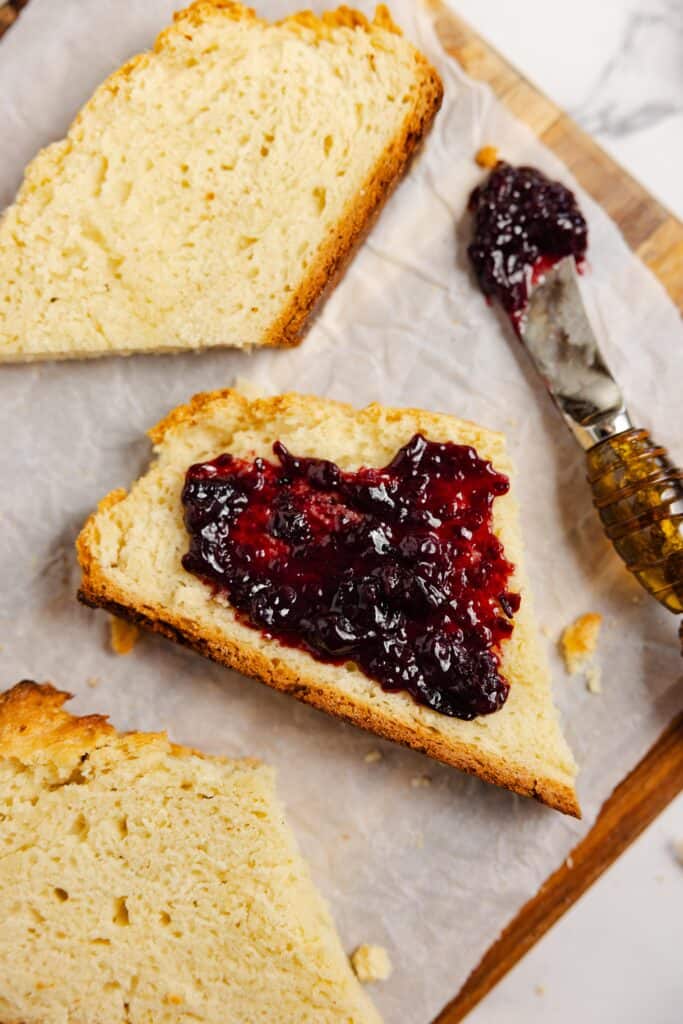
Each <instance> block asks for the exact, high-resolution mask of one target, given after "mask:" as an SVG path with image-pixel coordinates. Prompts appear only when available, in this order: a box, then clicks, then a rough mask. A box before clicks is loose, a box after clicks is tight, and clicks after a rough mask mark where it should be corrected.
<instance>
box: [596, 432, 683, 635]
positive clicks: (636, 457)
mask: <svg viewBox="0 0 683 1024" xmlns="http://www.w3.org/2000/svg"><path fill="white" fill-rule="evenodd" d="M586 459H587V462H588V482H589V483H590V485H591V489H592V491H593V502H594V504H595V507H596V508H597V510H598V512H599V514H600V518H601V519H602V523H603V526H604V528H605V532H606V534H607V536H608V537H609V539H610V540H611V541H612V544H613V545H614V548H615V550H616V551H617V554H618V555H619V556H620V557H621V558H622V559H623V560H624V562H625V563H626V567H627V568H628V569H629V570H630V571H631V572H632V573H633V575H634V576H635V578H636V579H637V580H638V582H639V583H641V584H642V586H643V587H644V588H645V590H647V592H648V593H649V594H652V596H653V597H655V598H656V599H657V600H658V601H659V602H660V604H663V605H664V607H665V608H668V609H669V611H671V612H674V613H676V612H677V613H681V612H683V470H681V469H679V468H678V467H677V466H675V465H674V463H673V462H672V461H671V459H670V458H669V456H668V453H667V451H666V448H662V447H661V446H660V445H657V444H655V443H654V442H653V441H652V439H651V438H650V436H649V434H648V433H647V431H646V430H638V429H636V428H632V429H630V430H625V431H623V432H622V433H619V434H614V435H613V436H611V437H608V438H606V439H605V440H604V441H600V442H599V443H598V444H596V445H594V446H593V447H592V448H589V449H588V451H587V452H586ZM682 635H683V627H682Z"/></svg>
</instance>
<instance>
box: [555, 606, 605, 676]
mask: <svg viewBox="0 0 683 1024" xmlns="http://www.w3.org/2000/svg"><path fill="white" fill-rule="evenodd" d="M601 624H602V615H598V613H597V612H587V613H586V614H585V615H580V616H579V618H578V619H576V621H575V622H572V623H571V625H569V626H567V627H566V628H565V630H564V631H563V633H562V636H561V637H560V647H561V651H562V657H563V658H564V664H565V667H566V669H567V672H569V674H570V675H575V674H576V673H577V672H580V671H581V670H582V669H583V668H584V667H585V666H586V664H587V663H588V662H589V661H590V659H591V658H592V656H593V655H594V654H595V652H596V650H597V646H598V637H599V635H600V626H601Z"/></svg>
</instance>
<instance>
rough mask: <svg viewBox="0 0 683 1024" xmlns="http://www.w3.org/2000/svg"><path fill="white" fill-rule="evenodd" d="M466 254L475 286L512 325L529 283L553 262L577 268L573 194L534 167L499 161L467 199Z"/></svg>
mask: <svg viewBox="0 0 683 1024" xmlns="http://www.w3.org/2000/svg"><path fill="white" fill-rule="evenodd" d="M469 209H470V210H471V211H472V214H473V217H474V237H473V239H472V242H471V244H470V245H469V247H468V250H467V252H468V255H469V258H470V261H471V263H472V266H473V268H474V272H475V274H476V276H477V280H478V281H479V285H480V287H481V290H482V291H483V292H484V294H485V295H486V296H488V297H489V298H496V299H498V300H499V302H500V303H501V305H502V306H503V309H504V310H505V311H506V313H508V315H509V316H510V318H511V320H512V322H513V324H514V325H515V327H516V328H518V327H519V322H520V319H521V317H522V316H523V315H524V311H525V309H526V306H527V302H528V300H529V290H530V288H531V286H532V285H533V284H534V283H535V282H536V281H537V280H538V279H539V278H540V277H541V276H542V275H543V274H544V273H546V272H547V271H548V270H550V268H551V267H553V266H554V264H555V263H557V262H558V260H561V259H562V258H563V257H565V256H574V258H575V259H576V261H577V264H578V265H579V266H581V264H582V262H583V259H584V257H585V255H586V247H587V245H588V227H587V225H586V221H585V220H584V217H583V214H582V213H581V210H580V209H579V207H578V205H577V203H576V199H575V197H574V194H573V192H570V190H569V189H568V188H565V186H564V185H562V184H561V183H560V182H559V181H550V179H548V178H546V177H545V175H544V174H541V172H540V171H537V170H536V169H535V168H534V167H512V166H511V165H510V164H507V163H504V162H500V163H498V164H497V165H496V167H495V168H494V169H493V170H492V171H491V174H490V175H489V177H488V179H487V181H486V182H484V184H483V185H480V186H479V187H478V188H476V189H475V190H474V192H473V193H472V195H471V196H470V200H469Z"/></svg>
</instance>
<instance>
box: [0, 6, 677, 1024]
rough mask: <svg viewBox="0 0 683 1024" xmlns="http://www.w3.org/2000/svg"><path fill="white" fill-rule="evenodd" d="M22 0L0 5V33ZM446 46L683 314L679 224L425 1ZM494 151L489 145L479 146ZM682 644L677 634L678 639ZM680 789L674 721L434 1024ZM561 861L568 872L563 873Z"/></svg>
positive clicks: (520, 950)
mask: <svg viewBox="0 0 683 1024" xmlns="http://www.w3.org/2000/svg"><path fill="white" fill-rule="evenodd" d="M26 3H27V0H13V2H12V3H10V4H7V5H6V6H4V7H0V36H1V35H2V33H3V32H4V31H5V30H6V29H7V28H9V26H10V25H11V24H12V22H13V21H14V20H15V19H16V17H17V16H18V14H19V12H20V10H21V8H22V7H24V6H25V4H26ZM432 3H433V6H434V10H435V13H436V17H437V29H438V31H439V35H440V37H441V39H442V42H443V43H444V45H445V47H446V49H447V50H448V52H449V53H451V54H452V56H454V57H455V58H456V59H457V60H458V61H459V62H460V64H461V65H462V67H463V68H464V70H465V71H466V72H467V73H468V74H469V75H471V76H472V77H473V78H478V79H480V80H482V81H485V82H488V83H489V85H491V87H492V88H493V90H494V92H495V93H496V94H497V95H498V97H499V98H500V99H501V100H502V101H503V102H504V103H505V105H506V106H507V107H508V108H509V110H511V112H512V113H513V114H515V115H516V116H517V117H519V118H520V119H521V120H522V121H524V122H525V123H526V124H528V125H529V126H530V128H531V129H532V130H533V131H534V132H535V133H536V134H537V135H538V136H539V138H541V139H542V140H543V142H544V143H545V144H546V145H547V146H548V147H549V148H550V149H552V150H553V151H554V152H555V153H556V154H557V155H558V156H559V157H560V158H561V159H562V160H563V161H564V162H565V163H566V165H567V166H568V167H569V169H570V170H571V171H572V173H573V174H574V175H575V176H576V178H577V179H578V180H579V182H580V183H581V184H582V186H583V187H584V188H585V189H586V190H587V191H588V192H589V193H590V194H591V195H592V196H593V198H594V199H596V200H597V202H599V203H600V204H601V205H602V206H603V207H604V208H605V210H607V212H608V213H609V214H610V216H611V217H612V218H613V220H614V221H615V222H616V223H617V224H618V225H619V227H620V229H621V231H622V233H623V235H624V237H625V239H626V241H627V242H628V244H629V245H630V246H631V248H632V249H633V250H634V251H635V252H637V253H638V255H639V256H640V258H641V259H642V260H643V261H644V262H645V263H646V264H647V265H648V266H649V267H650V269H651V270H652V271H653V272H654V273H655V274H656V276H657V277H658V278H659V279H660V281H661V282H662V284H663V285H664V287H665V288H666V289H667V290H668V292H669V294H670V295H671V297H672V298H673V300H674V301H675V302H676V303H677V305H678V307H679V309H682V310H683V225H681V223H680V221H678V220H677V219H676V218H675V217H674V216H673V215H672V214H671V213H669V212H668V211H667V210H666V209H665V208H664V207H663V206H662V205H661V204H660V203H658V202H657V201H656V200H655V199H653V198H652V196H650V195H649V194H648V193H647V191H646V190H645V189H644V188H643V187H642V186H641V185H640V184H639V183H638V182H637V181H635V179H633V178H632V177H631V176H630V175H629V174H627V173H626V171H624V170H623V169H622V168H620V167H619V166H618V165H617V164H615V163H614V161H613V160H611V159H610V157H608V156H607V154H606V153H605V152H604V151H603V150H602V149H601V148H600V147H599V146H598V145H597V144H596V143H595V142H594V141H593V140H592V139H591V138H590V137H589V136H587V135H586V134H585V132H583V131H581V129H580V128H579V127H578V126H577V125H576V124H575V123H574V122H573V121H572V120H571V119H570V118H569V117H567V115H566V114H564V113H563V112H562V111H561V110H560V109H559V108H558V107H557V106H555V104H553V103H552V102H551V101H550V100H549V99H548V98H547V97H545V96H543V95H542V94H541V93H540V92H539V91H538V90H537V89H536V88H535V86H534V85H533V84H532V83H531V82H529V80H528V79H526V78H525V77H524V76H523V75H521V74H520V73H519V72H518V71H516V70H515V69H514V68H513V67H512V66H511V65H510V64H508V63H507V62H506V61H505V59H504V58H503V57H501V55H500V54H499V53H497V52H496V51H495V50H494V49H493V48H492V47H491V46H489V45H488V43H486V42H485V41H484V40H483V39H481V37H480V36H478V35H477V33H476V32H474V31H473V29H471V28H470V27H469V26H468V25H467V24H466V23H465V22H463V21H462V20H461V19H459V18H457V17H456V16H455V15H453V14H452V13H451V12H449V11H446V10H445V9H444V8H443V7H440V6H436V3H437V0H432ZM486 141H487V142H490V143H491V144H495V139H490V140H486ZM682 639H683V637H682ZM682 790H683V714H682V715H680V716H679V717H678V718H677V719H676V720H675V721H674V722H672V723H671V725H670V726H669V728H668V729H666V731H665V732H664V733H663V735H662V736H661V737H660V739H659V740H658V742H657V743H656V744H655V746H654V747H652V749H651V750H650V751H649V753H648V754H647V755H646V756H645V757H644V758H643V760H642V761H641V762H640V764H639V765H638V766H637V767H636V768H635V769H634V770H633V771H632V772H631V774H630V775H629V776H628V777H627V778H626V779H624V781H623V782H622V783H621V784H620V785H619V786H618V787H617V789H616V790H615V791H614V793H613V794H612V796H611V797H610V798H609V800H608V801H607V802H606V803H605V805H604V807H603V809H602V811H601V813H600V816H599V818H598V820H597V822H596V824H595V825H594V826H593V828H592V829H591V831H590V832H589V833H588V835H587V836H586V837H585V839H583V840H582V842H581V843H579V845H578V846H577V847H576V848H575V849H574V850H573V851H572V854H571V858H568V859H567V862H565V863H564V864H563V865H562V866H561V867H560V868H559V869H558V870H557V871H556V872H555V873H554V874H553V875H551V877H550V878H549V879H548V880H547V882H546V883H545V884H544V885H543V886H542V887H541V889H540V890H539V892H538V893H537V894H536V896H534V897H533V898H532V899H531V900H530V901H529V902H528V903H527V904H526V905H525V906H524V907H523V908H522V909H521V910H520V911H519V913H518V914H517V916H516V917H515V918H514V920H513V921H511V922H510V924H509V925H508V926H507V928H506V929H505V930H504V932H503V933H502V935H501V937H500V939H499V940H498V941H497V942H496V943H495V945H493V946H492V947H491V949H490V950H489V951H488V953H487V954H486V955H485V957H484V958H483V960H482V961H481V963H480V964H479V966H478V967H477V968H476V969H475V970H474V971H473V972H472V974H471V975H470V977H469V979H468V980H467V982H466V983H465V985H464V986H463V988H462V989H461V991H460V992H459V993H458V995H457V996H456V997H455V998H454V999H453V1001H452V1002H450V1003H449V1004H448V1006H446V1007H445V1009H444V1010H443V1011H442V1012H441V1014H440V1015H439V1016H438V1018H437V1019H436V1021H434V1024H458V1022H459V1021H462V1020H463V1018H464V1017H465V1016H466V1015H467V1014H468V1013H469V1012H470V1010H472V1009H473V1008H474V1006H476V1004H477V1003H478V1002H479V1001H480V1000H481V999H482V998H483V997H484V996H485V995H486V993H487V992H489V991H490V990H491V989H492V988H493V986H494V985H495V984H497V982H498V981H500V979H501V978H502V977H503V976H504V975H505V974H506V973H507V972H508V971H509V970H510V969H511V968H512V967H513V966H514V965H515V964H516V963H517V962H518V961H519V960H520V959H521V958H522V957H523V956H524V954H525V953H527V952H528V950H529V949H531V947H532V946H533V945H534V944H535V943H536V942H537V941H538V940H539V939H540V938H541V936H543V935H544V934H545V933H546V932H547V931H548V929H549V928H550V927H551V926H552V925H553V924H554V923H555V922H556V921H557V920H558V919H559V918H560V917H561V916H562V915H563V914H564V913H565V912H566V911H567V910H568V909H569V908H570V907H571V906H572V905H573V904H574V903H575V902H576V900H577V899H578V898H579V897H580V896H581V895H582V894H583V893H584V892H586V890H587V889H588V888H589V887H590V886H591V885H592V884H593V882H594V881H595V880H596V879H597V878H599V877H600V875H601V874H602V873H603V872H604V871H605V870H606V869H607V868H608V867H609V866H610V864H612V863H613V862H614V861H615V860H616V858H617V857H618V856H619V855H620V854H621V853H622V852H623V851H624V850H625V849H626V848H627V846H629V845H630V843H632V842H633V840H634V839H636V838H637V837H638V836H639V835H640V833H641V832H642V831H643V829H645V828H646V827H647V826H648V825H649V824H650V822H652V821H653V820H654V818H655V817H656V816H657V815H658V814H659V813H660V812H661V811H662V810H663V809H664V808H665V807H666V805H667V804H668V803H669V802H670V801H671V800H673V799H674V797H675V796H677V795H678V794H679V793H680V792H681V791H682ZM570 864H571V867H570V866H569V865H570Z"/></svg>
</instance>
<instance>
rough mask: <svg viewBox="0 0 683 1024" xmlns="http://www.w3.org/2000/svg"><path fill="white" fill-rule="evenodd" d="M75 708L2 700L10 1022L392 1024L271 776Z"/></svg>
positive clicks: (2, 965)
mask: <svg viewBox="0 0 683 1024" xmlns="http://www.w3.org/2000/svg"><path fill="white" fill-rule="evenodd" d="M67 697H68V695H67V694H64V693H60V692H59V691H57V690H55V689H54V688H53V687H52V686H50V685H43V686H38V685H36V684H35V683H30V682H23V683H20V684H19V685H17V686H15V687H14V688H13V689H12V690H10V691H8V692H7V693H3V694H0V794H1V796H0V800H1V801H2V812H3V813H2V828H1V831H2V847H3V849H2V854H3V855H2V857H0V922H1V924H0V1021H3V1022H7V1024H9V1022H14V1021H17V1022H18V1021H22V1022H24V1024H57V1022H60V1024H93V1022H95V1021H98V1022H105V1024H121V1022H123V1021H125V1022H126V1024H149V1022H150V1021H153V1022H154V1024H174V1022H175V1024H178V1022H179V1021H181V1020H182V1021H189V1020H191V1021H192V1022H193V1024H228V1022H238V1021H239V1022H247V1021H250V1022H251V1021H257V1020H258V1021H268V1022H271V1021H272V1022H274V1024H275V1022H285V1021H286V1022H292V1024H351V1022H353V1024H380V1018H379V1016H378V1014H377V1013H376V1011H375V1010H374V1008H373V1006H372V1004H371V1002H370V1000H369V999H368V997H367V995H366V993H365V992H363V990H362V988H361V986H360V985H359V983H358V980H357V978H355V977H354V974H353V971H352V970H351V968H350V965H349V961H348V957H347V956H346V955H345V953H344V950H343V949H342V947H341V944H340V942H339V938H338V936H337V934H336V931H335V929H334V925H333V922H332V919H331V917H330V914H329V911H328V909H327V906H326V905H325V903H324V902H323V900H322V899H321V897H320V895H319V894H318V892H317V891H316V889H315V888H314V886H313V883H312V881H311V878H310V875H309V873H308V869H307V866H306V864H305V862H304V860H303V858H302V857H301V855H300V853H299V851H298V849H297V846H296V843H295V840H294V837H293V835H292V833H291V831H290V830H289V828H288V826H287V824H286V821H285V818H284V814H283V810H282V807H281V805H280V803H279V801H278V799H277V796H276V793H275V790H274V779H273V773H272V771H271V770H270V769H269V768H267V767H266V766H264V765H262V764H259V763H258V762H256V761H253V760H249V759H241V760H231V759H228V758H220V757H207V756H204V755H202V754H200V753H198V752H196V751H193V750H188V749H187V748H185V747H179V746H176V745H174V744H172V743H170V742H169V740H168V738H167V737H166V736H165V735H164V734H163V733H141V732H132V733H124V734H121V733H117V732H116V730H115V729H114V728H113V727H112V726H111V725H110V724H109V723H108V722H107V720H106V718H105V717H104V716H101V715H88V716H86V717H84V718H76V717H75V716H72V715H70V714H69V713H68V712H67V711H65V710H64V709H63V704H64V703H65V701H66V699H67ZM133 971H135V975H133V974H132V972H133ZM132 978H134V983H132V982H131V979H132ZM133 992H134V993H135V995H134V997H133V998H130V997H129V994H130V996H132V994H133ZM128 998H130V1002H129V1003H128V1004H127V1003H126V1000H127V999H128ZM173 1007H181V1009H180V1010H178V1009H172V1008H173Z"/></svg>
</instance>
